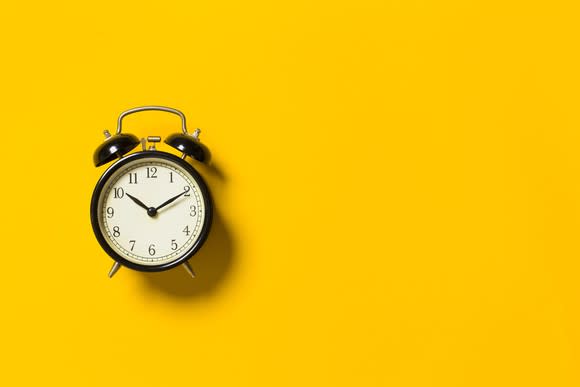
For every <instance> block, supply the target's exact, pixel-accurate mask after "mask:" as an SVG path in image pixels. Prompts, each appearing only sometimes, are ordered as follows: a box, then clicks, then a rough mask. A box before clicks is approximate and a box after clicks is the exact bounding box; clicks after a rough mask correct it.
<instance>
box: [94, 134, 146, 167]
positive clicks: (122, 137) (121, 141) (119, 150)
mask: <svg viewBox="0 0 580 387" xmlns="http://www.w3.org/2000/svg"><path fill="white" fill-rule="evenodd" d="M104 133H105V142H103V143H102V144H101V145H99V147H98V148H97V150H95V153H94V154H93V162H94V163H95V167H98V166H100V165H103V164H106V163H108V162H109V161H113V160H114V159H116V158H120V157H121V156H123V155H124V154H126V153H129V152H130V151H131V150H133V149H134V148H135V147H136V146H137V145H139V139H138V138H137V136H135V135H133V134H130V133H118V134H115V135H114V136H111V135H110V134H109V132H108V131H107V130H105V132H104Z"/></svg>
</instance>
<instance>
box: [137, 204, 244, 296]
mask: <svg viewBox="0 0 580 387" xmlns="http://www.w3.org/2000/svg"><path fill="white" fill-rule="evenodd" d="M233 255H234V242H233V239H232V236H231V234H230V232H229V231H228V229H227V226H226V225H225V223H224V222H223V219H222V217H221V216H220V213H219V211H217V209H216V208H214V214H213V222H212V226H211V230H210V232H209V235H208V238H207V240H206V241H205V243H204V245H203V246H202V247H201V249H200V250H199V251H198V252H197V253H196V254H195V255H194V256H193V257H192V258H191V259H190V260H189V263H190V265H191V267H192V268H193V271H194V272H195V278H192V277H191V276H190V275H189V274H188V273H187V271H186V270H185V268H184V267H182V266H177V267H175V268H173V269H170V270H166V271H162V272H153V273H143V277H144V279H145V284H146V286H147V287H149V288H151V289H152V290H158V291H161V292H163V293H166V294H169V295H170V296H173V297H176V298H183V299H190V298H195V297H198V296H208V295H211V294H212V293H213V292H215V291H216V290H217V288H218V287H219V285H220V283H222V282H223V281H224V279H225V277H226V276H227V275H228V272H229V271H230V269H231V268H232V264H233Z"/></svg>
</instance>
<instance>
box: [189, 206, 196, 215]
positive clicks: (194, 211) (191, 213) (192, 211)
mask: <svg viewBox="0 0 580 387" xmlns="http://www.w3.org/2000/svg"><path fill="white" fill-rule="evenodd" d="M189 209H190V210H191V211H190V212H189V216H195V215H197V208H196V207H195V206H189Z"/></svg>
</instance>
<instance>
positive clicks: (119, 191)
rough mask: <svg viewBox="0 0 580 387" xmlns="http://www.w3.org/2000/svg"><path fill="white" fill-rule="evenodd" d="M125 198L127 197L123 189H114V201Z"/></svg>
mask: <svg viewBox="0 0 580 387" xmlns="http://www.w3.org/2000/svg"><path fill="white" fill-rule="evenodd" d="M123 196H125V191H124V190H123V188H113V198H114V199H123Z"/></svg>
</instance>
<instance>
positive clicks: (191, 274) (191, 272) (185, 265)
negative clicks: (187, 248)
mask: <svg viewBox="0 0 580 387" xmlns="http://www.w3.org/2000/svg"><path fill="white" fill-rule="evenodd" d="M183 267H184V268H185V271H187V272H188V273H189V275H190V276H191V278H195V273H194V272H193V269H192V268H191V265H190V264H189V262H185V263H184V264H183Z"/></svg>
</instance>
